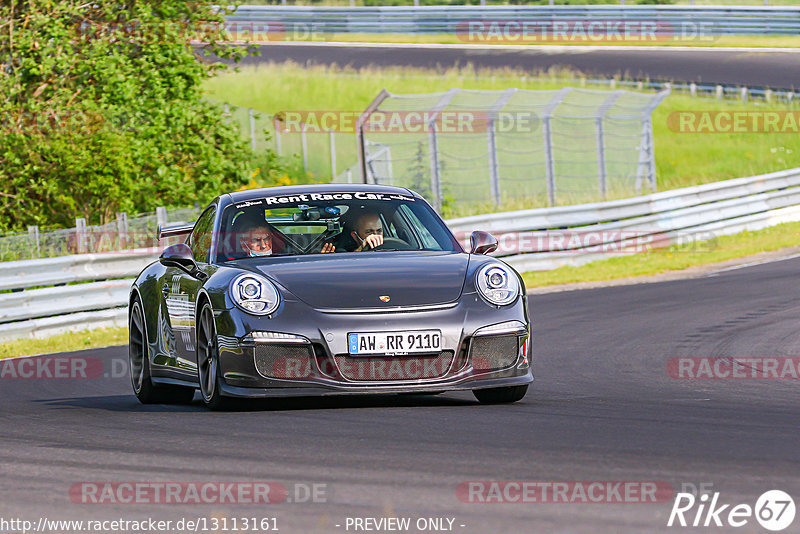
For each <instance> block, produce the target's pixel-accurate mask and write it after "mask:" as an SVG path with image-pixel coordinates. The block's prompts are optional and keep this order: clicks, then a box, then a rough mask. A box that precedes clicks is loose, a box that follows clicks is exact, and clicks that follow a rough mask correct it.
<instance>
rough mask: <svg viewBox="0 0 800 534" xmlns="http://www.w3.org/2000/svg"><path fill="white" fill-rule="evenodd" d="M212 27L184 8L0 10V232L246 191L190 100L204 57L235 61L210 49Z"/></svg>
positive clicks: (233, 156) (219, 130)
mask: <svg viewBox="0 0 800 534" xmlns="http://www.w3.org/2000/svg"><path fill="white" fill-rule="evenodd" d="M217 5H220V6H221V7H222V9H223V10H224V9H225V8H226V5H225V3H224V2H222V3H217ZM223 18H224V17H223V13H222V12H216V11H214V10H213V9H212V7H211V5H210V4H205V3H194V2H186V1H185V0H126V1H120V0H109V1H106V2H97V3H91V2H90V3H87V2H83V1H82V0H78V1H76V0H38V1H36V2H33V1H30V0H29V1H17V2H11V3H9V2H3V3H0V140H2V141H0V231H3V230H20V229H24V228H25V226H26V225H29V224H39V225H64V226H71V225H72V224H73V223H74V219H75V217H85V218H86V219H87V220H89V221H90V223H95V224H96V223H104V222H107V221H108V220H110V219H113V218H114V216H115V214H116V212H118V211H129V212H143V211H150V210H152V209H154V208H155V207H156V206H168V207H172V206H176V207H177V206H186V205H191V204H193V203H194V202H199V203H200V204H204V203H206V202H207V201H208V200H210V198H212V197H213V196H215V195H217V194H219V193H220V192H221V191H224V190H230V189H236V188H238V187H240V186H241V185H243V184H246V183H247V182H248V181H249V179H250V170H249V168H248V165H249V161H250V158H251V157H252V155H251V154H250V151H249V149H248V147H247V146H246V144H245V143H244V142H243V140H242V139H241V136H240V134H239V132H238V129H237V128H236V126H234V125H226V124H225V122H224V120H223V114H222V110H221V109H220V108H219V107H218V106H216V105H213V104H211V103H208V102H207V101H205V100H203V98H202V93H201V88H200V83H201V82H202V81H203V80H204V79H206V78H208V77H209V76H211V75H212V73H213V72H214V70H215V69H216V68H219V67H218V66H216V65H215V64H213V63H212V62H211V61H209V60H207V59H206V58H207V57H208V56H209V54H215V55H216V56H218V57H224V58H228V59H232V60H238V59H239V58H240V57H241V56H242V55H243V54H244V53H246V50H244V49H242V48H232V47H227V46H223V45H222V44H220V43H221V41H223V40H224V30H223V29H222V26H221V22H222V21H223ZM192 39H196V40H199V41H201V42H205V43H207V44H205V45H204V46H202V47H193V46H192V45H191V44H190V41H191V40H192Z"/></svg>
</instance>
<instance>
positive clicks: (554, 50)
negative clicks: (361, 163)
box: [243, 43, 800, 89]
mask: <svg viewBox="0 0 800 534" xmlns="http://www.w3.org/2000/svg"><path fill="white" fill-rule="evenodd" d="M259 50H260V55H259V56H251V57H248V58H246V59H245V60H244V62H243V63H244V64H258V63H263V62H270V61H271V62H285V61H294V62H296V63H300V64H303V65H305V64H313V63H317V64H325V65H330V64H337V65H340V66H344V65H349V66H352V67H355V68H360V67H366V66H370V65H375V66H393V65H400V66H412V67H424V68H442V67H451V66H454V65H465V64H468V63H471V64H473V65H475V66H476V67H492V68H503V67H509V68H514V69H521V70H525V71H533V72H535V71H542V70H547V69H549V68H551V67H569V68H571V69H575V70H578V71H580V72H583V73H585V74H587V75H590V76H599V77H611V76H616V75H622V76H624V77H626V78H633V79H651V80H661V81H682V82H697V83H701V82H702V83H707V84H723V85H734V86H738V85H746V86H749V87H771V88H773V89H794V88H797V87H800V53H798V52H780V51H775V50H770V51H758V50H757V49H748V50H745V49H740V50H735V49H734V50H714V49H708V48H705V49H694V50H693V49H688V48H680V49H670V48H669V47H660V48H657V49H654V48H648V47H627V48H624V49H619V48H615V47H568V46H561V47H528V48H525V49H523V50H520V49H513V48H507V49H503V48H502V47H494V48H493V47H491V46H486V47H475V48H467V47H425V46H404V45H391V46H386V45H365V46H357V45H352V44H349V43H342V44H338V45H336V44H334V45H329V44H324V45H323V44H320V43H318V44H315V45H312V44H298V43H285V44H281V43H273V44H264V45H261V46H259Z"/></svg>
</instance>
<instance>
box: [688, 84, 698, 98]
mask: <svg viewBox="0 0 800 534" xmlns="http://www.w3.org/2000/svg"><path fill="white" fill-rule="evenodd" d="M689 94H690V95H692V96H697V84H696V83H694V82H692V83H690V84H689Z"/></svg>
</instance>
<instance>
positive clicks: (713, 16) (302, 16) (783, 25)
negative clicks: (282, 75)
mask: <svg viewBox="0 0 800 534" xmlns="http://www.w3.org/2000/svg"><path fill="white" fill-rule="evenodd" d="M469 21H483V22H485V23H491V22H502V23H506V22H509V21H514V22H519V23H528V24H539V25H541V24H542V23H556V22H565V21H566V22H569V23H575V22H576V21H584V22H587V23H588V22H601V23H602V22H604V21H608V22H613V21H625V22H633V23H637V22H646V23H655V24H656V33H657V34H660V35H665V34H670V35H673V34H674V32H676V31H682V29H683V28H686V29H687V31H689V29H693V31H696V30H697V29H698V28H705V29H706V30H708V31H709V32H710V34H711V35H764V34H771V35H797V34H798V33H800V9H799V8H796V7H745V6H742V7H731V6H719V7H710V6H664V5H636V6H615V5H592V6H583V5H581V6H576V5H572V6H487V7H477V6H420V7H410V6H409V7H406V6H391V7H377V6H375V7H316V6H256V5H246V6H239V7H238V9H237V10H236V11H235V12H234V13H231V14H230V15H228V16H227V22H228V25H229V28H232V29H233V33H234V34H241V33H242V32H246V31H248V26H247V25H249V24H255V25H260V26H252V28H251V29H250V31H252V32H254V33H261V34H265V33H268V32H272V33H281V32H286V33H288V34H289V36H286V37H283V38H286V39H291V37H290V36H291V35H292V34H296V36H297V37H296V38H299V39H309V35H312V34H324V33H404V34H431V33H451V34H457V33H459V32H464V31H465V26H464V24H465V23H468V22H469Z"/></svg>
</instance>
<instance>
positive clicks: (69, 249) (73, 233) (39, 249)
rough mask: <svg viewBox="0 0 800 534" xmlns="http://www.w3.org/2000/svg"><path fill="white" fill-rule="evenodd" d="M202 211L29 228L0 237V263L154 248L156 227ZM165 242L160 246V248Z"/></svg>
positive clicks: (121, 215) (185, 219)
mask: <svg viewBox="0 0 800 534" xmlns="http://www.w3.org/2000/svg"><path fill="white" fill-rule="evenodd" d="M201 209H202V208H200V207H195V208H181V209H175V210H167V209H165V208H158V209H157V210H156V211H155V213H144V214H139V215H135V216H133V217H128V214H127V213H119V214H117V220H116V221H113V222H110V223H107V224H104V225H96V226H90V225H87V224H86V220H85V219H76V220H75V227H74V228H64V229H59V230H51V231H40V230H39V227H37V226H29V227H28V232H27V233H21V234H7V235H0V261H14V260H32V259H38V258H53V257H57V256H67V255H69V254H90V253H100V252H113V251H121V250H132V249H141V248H156V247H158V246H159V242H158V240H157V239H156V229H157V228H158V225H159V224H166V223H182V222H194V221H195V220H196V219H197V217H198V216H199V215H200V211H201ZM165 243H166V240H164V241H162V242H161V243H160V244H161V245H164V244H165Z"/></svg>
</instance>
